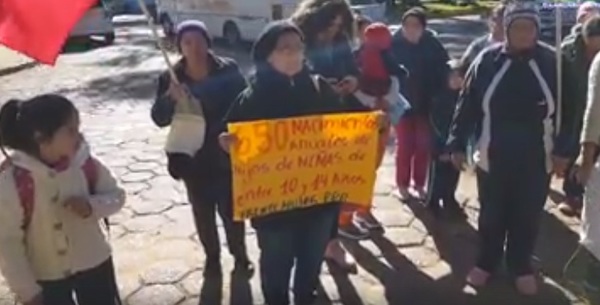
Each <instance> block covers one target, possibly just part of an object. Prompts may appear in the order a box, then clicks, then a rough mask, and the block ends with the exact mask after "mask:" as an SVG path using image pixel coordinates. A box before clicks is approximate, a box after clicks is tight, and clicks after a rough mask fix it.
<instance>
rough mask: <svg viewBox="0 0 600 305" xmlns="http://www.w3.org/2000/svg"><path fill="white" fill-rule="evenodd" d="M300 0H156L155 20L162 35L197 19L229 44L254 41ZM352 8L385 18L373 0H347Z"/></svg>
mask: <svg viewBox="0 0 600 305" xmlns="http://www.w3.org/2000/svg"><path fill="white" fill-rule="evenodd" d="M299 2H300V0H157V3H156V4H157V12H158V22H159V23H160V24H161V25H162V27H163V29H164V31H165V34H166V35H172V34H173V33H174V27H175V25H176V24H177V23H179V22H181V21H183V20H187V19H197V20H201V21H203V22H204V23H205V24H206V27H207V28H208V32H209V34H210V35H211V36H213V37H217V38H224V39H225V41H226V42H227V43H228V44H229V45H236V44H239V43H240V42H242V41H254V40H255V39H256V38H257V37H258V35H259V34H260V32H261V31H262V29H263V28H264V27H265V25H267V24H268V23H269V22H271V21H274V20H279V19H284V18H287V17H289V16H290V15H291V14H292V12H293V11H294V10H295V9H296V6H297V5H298V3H299ZM350 2H351V4H352V8H353V9H354V10H355V11H358V12H360V13H361V14H363V15H366V16H368V17H370V18H371V19H373V20H377V21H383V20H384V19H385V3H384V1H377V0H355V1H350Z"/></svg>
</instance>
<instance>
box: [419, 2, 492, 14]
mask: <svg viewBox="0 0 600 305" xmlns="http://www.w3.org/2000/svg"><path fill="white" fill-rule="evenodd" d="M497 3H498V2H496V1H477V2H475V4H469V5H454V4H450V3H443V2H439V1H423V6H425V9H426V10H427V13H428V17H429V18H449V17H456V16H464V15H482V14H486V13H488V12H489V11H490V10H491V9H492V8H493V7H494V6H495V5H496V4H497Z"/></svg>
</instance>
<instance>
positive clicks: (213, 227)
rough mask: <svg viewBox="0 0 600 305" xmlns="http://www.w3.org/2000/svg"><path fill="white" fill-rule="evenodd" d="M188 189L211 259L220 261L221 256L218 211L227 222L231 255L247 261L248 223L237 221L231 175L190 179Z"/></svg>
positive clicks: (205, 246)
mask: <svg viewBox="0 0 600 305" xmlns="http://www.w3.org/2000/svg"><path fill="white" fill-rule="evenodd" d="M209 176H210V177H209ZM185 186H186V188H187V192H188V198H189V201H190V203H191V205H192V211H193V213H194V222H195V225H196V230H197V231H198V237H199V238H200V242H201V243H202V246H203V247H204V252H205V253H206V258H207V260H218V259H219V258H220V254H221V246H220V241H219V233H218V231H217V217H216V213H217V212H218V213H219V216H220V217H221V220H223V226H224V227H225V234H226V238H227V245H228V246H229V252H230V253H231V255H233V256H234V257H235V258H236V259H247V255H246V243H245V227H244V222H234V221H233V199H232V184H231V173H230V172H226V171H219V172H216V173H215V174H214V175H207V176H206V177H202V176H199V177H196V178H194V179H186V181H185Z"/></svg>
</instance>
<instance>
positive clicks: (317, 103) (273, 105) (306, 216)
mask: <svg viewBox="0 0 600 305" xmlns="http://www.w3.org/2000/svg"><path fill="white" fill-rule="evenodd" d="M318 83H319V88H316V87H315V84H314V81H313V79H312V77H311V74H310V73H309V70H308V68H305V69H304V70H303V71H302V72H300V73H299V74H297V75H296V76H294V77H291V78H290V77H287V76H284V75H282V74H280V73H278V72H276V71H275V70H273V69H272V68H270V67H266V68H264V69H261V70H259V71H258V72H257V73H256V74H255V75H254V77H253V78H252V79H251V81H250V85H249V86H248V88H247V89H246V90H245V91H244V92H243V93H242V94H241V95H240V97H239V99H238V100H237V101H236V103H235V104H234V105H233V107H232V108H231V110H230V111H229V113H228V114H227V116H226V117H225V120H226V122H228V123H231V122H243V121H255V120H273V119H283V118H290V117H298V116H306V115H318V114H328V113H344V112H356V111H365V110H367V109H366V108H365V107H363V106H362V105H361V104H349V103H348V102H346V101H345V102H342V100H341V99H340V98H339V97H338V95H337V94H336V93H334V91H333V90H332V89H331V87H330V86H329V84H328V83H327V81H325V80H324V79H323V78H321V77H319V78H318ZM338 209H339V204H337V203H328V204H321V205H317V206H313V207H308V208H303V209H296V210H292V211H285V212H279V213H275V214H270V215H266V216H262V217H257V218H254V219H253V220H252V225H253V226H254V227H261V228H265V227H268V228H277V227H279V226H286V225H289V224H290V223H293V222H297V221H301V222H304V221H311V219H312V216H311V215H314V213H327V212H331V213H336V212H337V211H338Z"/></svg>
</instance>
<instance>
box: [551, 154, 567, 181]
mask: <svg viewBox="0 0 600 305" xmlns="http://www.w3.org/2000/svg"><path fill="white" fill-rule="evenodd" d="M568 167H569V159H567V158H563V157H558V156H552V171H553V172H554V174H555V175H556V176H557V177H559V178H563V177H565V175H566V172H567V168H568Z"/></svg>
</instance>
